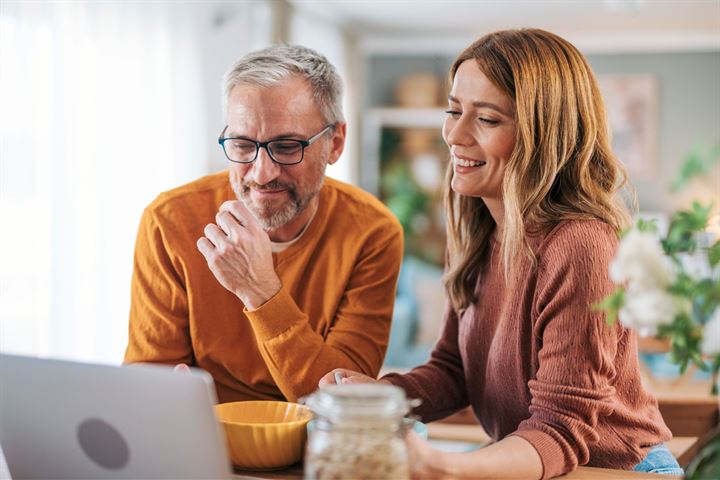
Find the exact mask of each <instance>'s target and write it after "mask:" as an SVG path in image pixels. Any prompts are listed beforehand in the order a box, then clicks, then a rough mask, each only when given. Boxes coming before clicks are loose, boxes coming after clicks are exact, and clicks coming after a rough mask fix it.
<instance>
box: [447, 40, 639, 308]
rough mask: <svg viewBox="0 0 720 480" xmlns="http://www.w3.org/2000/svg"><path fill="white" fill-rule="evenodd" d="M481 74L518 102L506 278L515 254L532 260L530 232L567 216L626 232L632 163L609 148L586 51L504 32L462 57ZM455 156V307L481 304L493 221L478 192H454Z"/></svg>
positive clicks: (508, 177)
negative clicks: (484, 263) (483, 267)
mask: <svg viewBox="0 0 720 480" xmlns="http://www.w3.org/2000/svg"><path fill="white" fill-rule="evenodd" d="M466 60H472V61H475V62H477V64H478V66H479V67H480V70H481V71H482V72H483V73H484V74H485V75H486V76H487V77H488V79H489V80H490V81H491V82H492V83H493V84H495V86H496V87H498V88H499V89H500V90H501V91H503V92H504V93H506V94H507V95H508V96H509V97H510V98H511V99H512V100H513V102H514V104H515V119H514V121H515V125H516V138H515V149H514V151H513V153H512V155H511V157H510V158H509V159H508V164H507V167H506V170H505V175H504V178H503V185H502V195H503V204H504V207H505V214H504V215H505V216H504V228H503V231H502V232H498V233H499V234H500V238H499V240H500V241H501V244H502V251H501V254H502V257H501V258H502V262H503V268H504V272H505V278H506V280H508V279H510V278H511V277H512V274H513V270H514V267H515V265H516V263H517V259H518V256H519V255H521V254H524V255H526V256H527V257H528V258H529V259H530V261H531V262H532V264H533V265H535V264H536V258H535V254H534V253H533V251H532V249H531V247H530V244H529V242H528V235H532V234H537V233H543V232H548V231H550V230H551V229H552V228H553V227H554V226H555V225H557V224H558V223H559V222H561V221H563V220H571V219H582V220H589V219H597V220H602V221H604V222H606V223H608V224H609V225H611V226H612V227H613V228H615V229H617V230H620V229H622V228H626V227H627V226H628V225H629V224H630V212H629V209H628V207H627V205H626V203H625V201H624V200H623V198H622V196H621V195H620V193H621V190H623V189H624V188H625V187H627V190H626V191H627V193H628V194H629V198H628V199H629V201H630V202H631V204H632V206H633V208H634V205H635V200H634V199H635V196H634V193H633V191H632V190H631V188H630V186H629V184H628V182H627V175H626V172H625V169H624V168H623V166H622V165H621V163H620V162H619V161H618V159H617V158H616V157H615V155H614V154H613V152H612V150H611V147H610V133H609V130H608V124H607V120H606V115H605V107H604V104H603V100H602V96H601V94H600V90H599V88H598V85H597V81H596V80H595V76H594V75H593V73H592V70H591V69H590V66H589V65H588V63H587V61H586V60H585V58H584V57H583V55H582V54H581V53H580V52H579V51H578V50H577V49H576V48H575V47H574V46H573V45H571V44H570V43H569V42H567V41H566V40H564V39H562V38H560V37H558V36H557V35H554V34H552V33H549V32H546V31H543V30H537V29H522V30H504V31H499V32H494V33H490V34H488V35H485V36H483V37H482V38H480V39H479V40H477V41H475V42H474V43H473V44H472V45H470V46H469V47H468V48H466V49H465V50H464V51H463V52H462V53H461V54H460V55H459V56H458V57H457V59H456V60H455V63H454V64H453V66H452V68H451V70H450V82H452V81H453V79H454V78H455V74H456V73H457V70H458V68H459V67H460V64H462V63H463V62H464V61H466ZM452 176H453V165H452V162H450V164H449V165H448V169H447V175H446V184H445V209H446V214H447V220H448V226H447V234H448V258H447V261H448V265H447V269H446V274H445V277H444V284H445V289H446V291H447V293H448V296H449V298H450V302H451V304H452V306H453V307H454V309H455V310H456V311H458V312H460V311H462V310H464V309H465V308H467V307H468V306H469V305H470V304H472V303H474V302H475V301H476V298H475V287H476V282H477V279H478V276H479V275H480V274H481V272H480V270H481V265H482V261H483V256H484V253H485V251H486V250H487V248H488V244H489V242H490V237H491V235H492V232H493V230H494V229H495V221H494V220H493V218H492V216H491V215H490V212H489V211H488V209H487V207H486V206H485V204H484V202H483V200H482V199H481V198H476V197H469V196H464V195H459V194H457V193H455V192H453V190H452V188H451V187H450V181H451V180H452Z"/></svg>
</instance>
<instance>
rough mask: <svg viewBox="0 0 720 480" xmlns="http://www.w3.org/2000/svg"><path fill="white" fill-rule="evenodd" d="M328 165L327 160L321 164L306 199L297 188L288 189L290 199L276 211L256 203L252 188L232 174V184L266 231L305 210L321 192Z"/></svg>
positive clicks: (278, 226)
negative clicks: (251, 192)
mask: <svg viewBox="0 0 720 480" xmlns="http://www.w3.org/2000/svg"><path fill="white" fill-rule="evenodd" d="M326 165H327V162H323V163H322V164H321V165H320V166H319V168H318V171H317V172H316V174H317V177H318V181H317V184H315V185H313V189H312V191H311V192H310V194H309V195H308V196H307V197H306V198H305V199H301V198H300V197H299V196H298V193H297V190H295V189H292V188H290V189H288V190H287V192H288V194H289V195H290V200H289V201H288V202H287V203H286V204H284V205H283V206H282V207H280V209H279V210H278V211H275V212H269V211H267V210H266V209H264V208H263V206H258V205H256V204H255V203H254V202H253V201H252V198H251V197H250V189H249V188H246V187H244V186H243V185H242V184H240V183H239V182H237V181H235V179H234V178H233V175H232V174H231V176H230V185H231V186H232V189H233V191H234V192H235V196H236V197H237V198H238V199H239V200H241V201H242V202H243V203H244V204H245V207H246V208H247V209H248V210H249V211H250V213H252V215H253V217H255V219H256V220H257V221H258V223H259V224H260V226H261V227H262V229H263V230H265V231H268V230H275V229H278V228H280V227H282V226H283V225H285V224H286V223H288V222H289V221H291V220H293V219H294V218H295V217H297V216H298V215H300V214H301V213H302V212H303V211H305V209H306V208H307V207H308V205H310V202H311V201H312V199H313V198H315V197H316V196H317V195H318V193H320V188H321V187H322V184H323V179H324V174H325V166H326ZM270 183H272V182H270Z"/></svg>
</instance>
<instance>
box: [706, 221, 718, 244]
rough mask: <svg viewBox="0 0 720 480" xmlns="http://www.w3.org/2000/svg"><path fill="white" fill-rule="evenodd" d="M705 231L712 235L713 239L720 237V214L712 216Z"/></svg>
mask: <svg viewBox="0 0 720 480" xmlns="http://www.w3.org/2000/svg"><path fill="white" fill-rule="evenodd" d="M705 231H706V232H708V233H709V234H711V235H712V241H715V240H718V239H720V215H715V216H714V217H710V220H709V221H708V224H707V227H705Z"/></svg>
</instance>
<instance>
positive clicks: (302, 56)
mask: <svg viewBox="0 0 720 480" xmlns="http://www.w3.org/2000/svg"><path fill="white" fill-rule="evenodd" d="M293 75H300V76H301V77H303V78H304V79H305V80H306V81H307V82H308V83H309V84H310V88H312V91H313V95H314V97H315V103H316V105H317V106H318V108H319V109H320V113H321V114H322V116H323V117H324V119H325V121H326V122H327V123H333V124H334V123H337V122H344V121H345V120H344V117H343V112H342V89H343V85H342V79H341V78H340V75H338V73H337V70H336V69H335V67H334V66H333V65H332V63H330V62H329V61H328V59H327V58H325V56H324V55H321V54H319V53H318V52H316V51H315V50H312V49H310V48H307V47H301V46H299V45H273V46H271V47H267V48H263V49H262V50H257V51H255V52H250V53H248V54H247V55H245V56H244V57H242V58H241V59H240V60H238V61H237V62H236V63H235V65H233V67H232V68H231V69H230V71H229V72H227V73H226V74H225V77H224V79H223V85H224V91H223V111H225V112H226V113H227V104H228V99H229V98H230V92H231V91H232V89H233V88H235V86H236V85H238V84H248V85H257V86H261V87H269V86H272V85H277V84H278V83H280V82H282V81H283V80H285V79H287V78H288V77H291V76H293Z"/></svg>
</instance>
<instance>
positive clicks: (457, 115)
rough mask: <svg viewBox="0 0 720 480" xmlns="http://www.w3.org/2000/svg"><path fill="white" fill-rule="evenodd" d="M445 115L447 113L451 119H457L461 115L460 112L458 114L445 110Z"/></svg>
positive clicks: (455, 111)
mask: <svg viewBox="0 0 720 480" xmlns="http://www.w3.org/2000/svg"><path fill="white" fill-rule="evenodd" d="M445 113H447V114H448V115H450V116H451V117H453V118H457V117H459V116H460V115H461V114H462V112H458V111H457V110H445Z"/></svg>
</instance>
